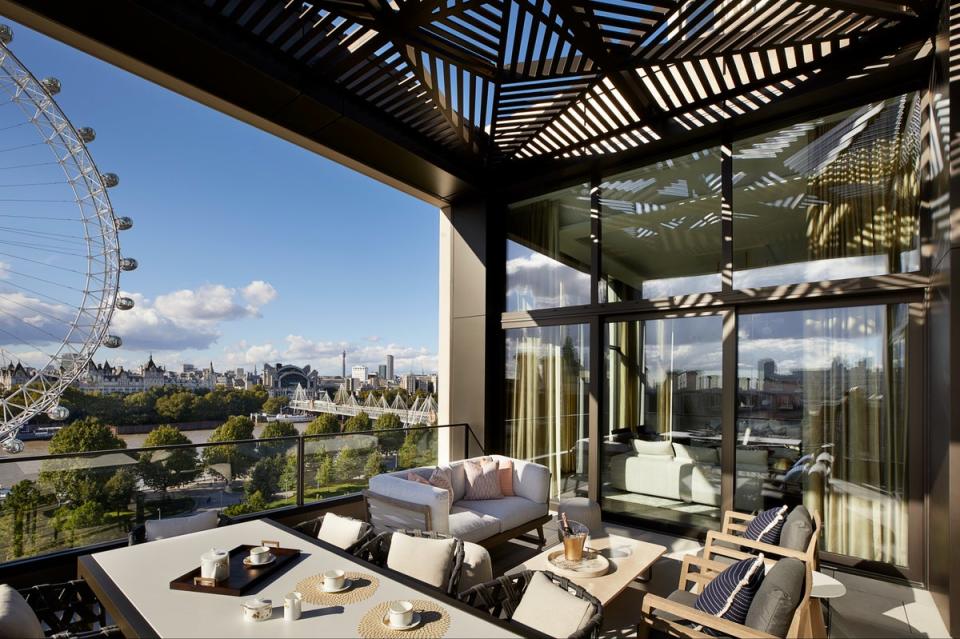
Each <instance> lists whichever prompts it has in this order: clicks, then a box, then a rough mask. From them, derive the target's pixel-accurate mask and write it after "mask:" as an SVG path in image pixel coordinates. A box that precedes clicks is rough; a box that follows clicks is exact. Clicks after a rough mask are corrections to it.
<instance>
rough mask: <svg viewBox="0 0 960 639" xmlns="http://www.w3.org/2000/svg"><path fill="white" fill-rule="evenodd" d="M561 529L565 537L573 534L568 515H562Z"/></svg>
mask: <svg viewBox="0 0 960 639" xmlns="http://www.w3.org/2000/svg"><path fill="white" fill-rule="evenodd" d="M560 528H561V530H563V534H564V535H572V534H573V528H571V527H570V522H569V521H567V513H560Z"/></svg>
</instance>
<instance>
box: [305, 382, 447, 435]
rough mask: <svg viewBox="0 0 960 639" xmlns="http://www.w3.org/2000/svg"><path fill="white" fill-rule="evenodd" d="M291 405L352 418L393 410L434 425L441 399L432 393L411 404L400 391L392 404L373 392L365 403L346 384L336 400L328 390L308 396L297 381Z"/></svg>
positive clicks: (407, 419)
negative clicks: (359, 400) (360, 414)
mask: <svg viewBox="0 0 960 639" xmlns="http://www.w3.org/2000/svg"><path fill="white" fill-rule="evenodd" d="M289 407H290V408H291V409H293V410H298V411H306V412H309V413H330V414H332V415H346V416H348V417H353V416H354V415H356V414H357V413H360V412H364V413H366V414H367V415H369V416H370V417H371V418H372V419H376V418H378V417H380V416H381V415H384V414H386V413H393V414H394V415H396V416H398V417H399V418H400V421H401V422H403V423H404V424H407V425H413V424H427V425H429V426H433V425H435V424H436V423H437V402H436V400H435V399H434V398H433V397H432V396H430V395H428V396H426V397H418V398H416V399H415V400H414V402H413V404H412V405H411V406H407V403H406V402H405V401H403V398H402V397H400V394H399V393H397V396H396V398H394V400H393V403H392V404H387V400H386V399H384V398H383V396H381V397H378V398H377V397H374V396H373V393H370V394H369V395H367V399H366V400H364V401H363V402H358V401H357V398H356V397H354V396H353V393H350V392H347V389H346V387H345V386H343V385H341V386H340V388H339V389H338V390H337V394H336V395H335V396H334V397H333V399H330V395H328V394H327V392H326V391H323V392H322V393H320V396H319V397H317V398H315V399H312V398H310V397H309V396H308V395H307V391H306V390H304V388H303V387H302V386H301V385H299V384H297V390H296V391H294V393H293V399H292V400H291V401H290V405H289Z"/></svg>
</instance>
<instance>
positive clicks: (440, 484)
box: [430, 468, 453, 508]
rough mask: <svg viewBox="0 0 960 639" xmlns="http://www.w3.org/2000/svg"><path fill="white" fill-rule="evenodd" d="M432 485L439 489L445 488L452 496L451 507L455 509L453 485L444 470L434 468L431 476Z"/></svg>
mask: <svg viewBox="0 0 960 639" xmlns="http://www.w3.org/2000/svg"><path fill="white" fill-rule="evenodd" d="M430 485H431V486H436V487H437V488H443V489H444V490H446V491H447V492H448V493H449V494H450V501H449V504H450V507H451V508H453V483H452V482H451V481H450V477H449V475H448V473H447V471H446V470H444V469H443V468H434V469H433V473H432V474H431V475H430Z"/></svg>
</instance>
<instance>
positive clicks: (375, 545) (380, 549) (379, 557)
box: [355, 530, 464, 596]
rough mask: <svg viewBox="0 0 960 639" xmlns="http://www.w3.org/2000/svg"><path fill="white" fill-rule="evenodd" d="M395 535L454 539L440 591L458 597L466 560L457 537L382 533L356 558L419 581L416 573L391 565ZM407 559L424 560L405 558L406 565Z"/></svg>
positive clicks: (461, 544)
mask: <svg viewBox="0 0 960 639" xmlns="http://www.w3.org/2000/svg"><path fill="white" fill-rule="evenodd" d="M394 534H397V535H406V536H408V537H416V538H421V539H434V540H438V541H440V540H448V539H452V540H453V541H454V544H453V553H452V557H451V558H450V561H449V563H448V565H447V566H446V569H445V574H444V578H443V580H442V583H441V584H440V586H439V587H438V590H440V591H442V592H444V593H446V594H448V595H453V596H456V594H457V592H458V591H459V586H460V577H461V575H462V573H463V560H464V550H463V541H462V540H460V539H457V538H456V537H451V536H449V535H445V534H443V533H438V532H436V531H432V530H431V531H422V530H398V531H396V532H392V531H386V532H382V533H380V534H379V535H376V536H375V537H373V538H372V539H371V540H370V541H368V542H367V543H365V544H364V545H363V546H361V547H360V548H359V550H358V551H357V552H356V553H355V554H356V556H358V557H360V558H361V559H364V560H365V561H369V562H370V563H372V564H374V565H377V566H380V567H382V568H390V569H391V570H397V572H401V573H403V574H406V575H407V576H408V577H412V578H414V579H418V577H417V575H416V574H412V573H414V572H415V571H413V570H407V569H405V567H400V568H398V567H397V564H396V563H395V562H394V563H393V565H390V564H391V562H392V561H391V555H390V548H391V544H392V541H393V536H394ZM406 559H409V560H411V561H413V562H416V561H417V560H418V559H422V558H416V557H412V558H406V557H405V558H403V560H404V562H403V563H404V564H405V563H406ZM418 580H419V579H418ZM430 585H431V586H432V587H436V586H435V585H433V584H430Z"/></svg>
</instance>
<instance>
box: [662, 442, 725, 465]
mask: <svg viewBox="0 0 960 639" xmlns="http://www.w3.org/2000/svg"><path fill="white" fill-rule="evenodd" d="M718 450H719V449H718V448H708V447H706V446H687V445H685V444H678V443H676V442H674V443H673V452H674V454H675V455H676V457H677V459H691V460H693V461H695V462H700V463H702V464H716V463H718V459H719V457H718V456H717V451H718Z"/></svg>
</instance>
